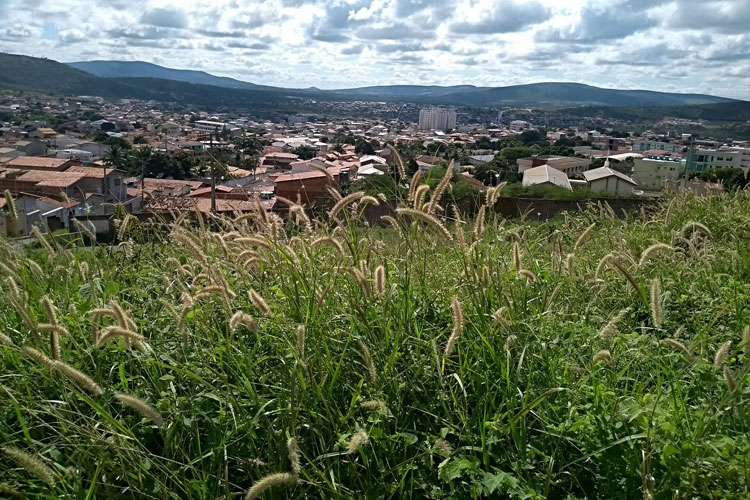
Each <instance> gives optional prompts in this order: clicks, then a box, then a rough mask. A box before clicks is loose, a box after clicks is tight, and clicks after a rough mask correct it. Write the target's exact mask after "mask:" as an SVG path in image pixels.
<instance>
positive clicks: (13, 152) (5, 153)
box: [0, 148, 21, 159]
mask: <svg viewBox="0 0 750 500" xmlns="http://www.w3.org/2000/svg"><path fill="white" fill-rule="evenodd" d="M19 156H21V152H20V151H19V150H17V149H15V148H0V158H11V159H12V158H17V157H19Z"/></svg>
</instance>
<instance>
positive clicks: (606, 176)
mask: <svg viewBox="0 0 750 500" xmlns="http://www.w3.org/2000/svg"><path fill="white" fill-rule="evenodd" d="M583 177H584V179H586V183H587V184H588V187H589V189H591V190H592V191H594V192H595V193H603V192H607V193H615V194H618V195H621V196H626V195H630V194H632V193H633V189H634V188H635V187H636V186H637V184H636V183H635V181H633V179H631V178H630V177H628V176H627V175H625V174H623V173H621V172H618V171H617V170H612V169H611V168H610V167H609V162H605V164H604V166H603V167H600V168H595V169H593V170H589V171H587V172H584V173H583Z"/></svg>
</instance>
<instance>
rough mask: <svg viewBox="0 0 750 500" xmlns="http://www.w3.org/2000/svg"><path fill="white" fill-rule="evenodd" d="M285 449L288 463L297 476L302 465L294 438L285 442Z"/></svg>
mask: <svg viewBox="0 0 750 500" xmlns="http://www.w3.org/2000/svg"><path fill="white" fill-rule="evenodd" d="M286 449H287V452H288V453H289V463H290V464H291V466H292V472H294V473H295V474H299V473H300V470H302V465H301V463H300V457H299V455H300V453H299V444H298V443H297V438H296V437H290V438H289V440H288V441H287V442H286Z"/></svg>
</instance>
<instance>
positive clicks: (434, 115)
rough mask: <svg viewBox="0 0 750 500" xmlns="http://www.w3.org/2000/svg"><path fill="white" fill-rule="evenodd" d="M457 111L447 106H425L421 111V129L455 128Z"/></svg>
mask: <svg viewBox="0 0 750 500" xmlns="http://www.w3.org/2000/svg"><path fill="white" fill-rule="evenodd" d="M454 128H456V111H455V110H453V109H447V108H424V109H422V110H421V111H420V112H419V130H453V129H454Z"/></svg>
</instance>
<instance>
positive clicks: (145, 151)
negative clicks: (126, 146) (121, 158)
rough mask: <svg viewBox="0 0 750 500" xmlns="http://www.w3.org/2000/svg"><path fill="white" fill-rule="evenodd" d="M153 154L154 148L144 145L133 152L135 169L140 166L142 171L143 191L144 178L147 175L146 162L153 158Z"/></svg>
mask: <svg viewBox="0 0 750 500" xmlns="http://www.w3.org/2000/svg"><path fill="white" fill-rule="evenodd" d="M152 154H153V150H152V149H151V148H150V147H148V146H144V147H142V148H138V149H136V150H135V151H134V152H133V155H132V156H131V158H132V159H133V167H135V168H133V170H135V169H137V168H139V167H140V172H141V191H142V190H143V179H145V177H146V163H148V161H149V160H150V159H151V155H152Z"/></svg>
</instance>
